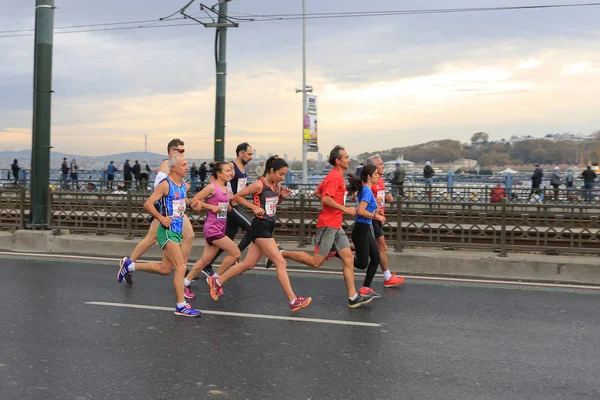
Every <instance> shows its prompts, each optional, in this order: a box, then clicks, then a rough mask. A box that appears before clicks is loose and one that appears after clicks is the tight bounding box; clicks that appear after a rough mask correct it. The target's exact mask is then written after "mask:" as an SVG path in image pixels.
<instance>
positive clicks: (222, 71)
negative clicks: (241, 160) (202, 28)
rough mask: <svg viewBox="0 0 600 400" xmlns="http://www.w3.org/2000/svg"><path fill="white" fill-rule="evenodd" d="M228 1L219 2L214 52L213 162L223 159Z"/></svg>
mask: <svg viewBox="0 0 600 400" xmlns="http://www.w3.org/2000/svg"><path fill="white" fill-rule="evenodd" d="M228 2H229V0H219V19H218V21H217V24H219V25H222V26H219V27H218V28H217V41H216V43H215V46H218V48H217V49H215V51H216V57H217V59H216V64H217V90H216V92H217V98H216V103H215V150H214V158H215V161H223V160H224V159H225V93H226V89H227V24H226V23H227V8H228V5H227V3H228Z"/></svg>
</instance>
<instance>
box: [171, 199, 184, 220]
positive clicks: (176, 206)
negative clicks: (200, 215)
mask: <svg viewBox="0 0 600 400" xmlns="http://www.w3.org/2000/svg"><path fill="white" fill-rule="evenodd" d="M171 211H172V213H171V215H172V216H173V217H175V218H183V215H184V214H185V199H180V200H173V209H172V210H171Z"/></svg>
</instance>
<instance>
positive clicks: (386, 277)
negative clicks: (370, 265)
mask: <svg viewBox="0 0 600 400" xmlns="http://www.w3.org/2000/svg"><path fill="white" fill-rule="evenodd" d="M391 277H392V273H391V272H390V270H389V269H388V270H387V271H383V279H385V280H386V281H387V280H389V279H390V278H391Z"/></svg>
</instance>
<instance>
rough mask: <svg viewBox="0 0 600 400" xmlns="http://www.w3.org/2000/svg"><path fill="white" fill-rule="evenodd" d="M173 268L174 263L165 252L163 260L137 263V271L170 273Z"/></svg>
mask: <svg viewBox="0 0 600 400" xmlns="http://www.w3.org/2000/svg"><path fill="white" fill-rule="evenodd" d="M172 269H173V263H172V262H171V261H170V260H169V258H168V257H167V255H166V253H164V252H163V257H162V261H161V262H156V261H153V262H148V263H135V271H142V272H148V273H151V274H160V275H169V274H170V273H171V270H172Z"/></svg>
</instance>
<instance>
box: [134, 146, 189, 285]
mask: <svg viewBox="0 0 600 400" xmlns="http://www.w3.org/2000/svg"><path fill="white" fill-rule="evenodd" d="M183 146H184V143H183V141H181V140H179V139H173V140H171V141H170V142H169V143H168V144H167V155H168V157H169V158H171V157H173V155H175V154H183V153H184V152H185V149H184V147H183ZM169 158H166V159H165V160H164V161H163V162H162V164H161V165H160V168H159V170H158V172H157V174H156V179H155V180H154V187H155V188H156V186H157V185H158V184H159V183H160V182H161V181H162V180H163V179H165V178H166V177H167V175H168V174H169V172H170V171H169V165H168V164H169ZM159 212H160V210H159ZM157 228H158V221H157V220H156V219H154V220H152V224H150V229H148V233H147V234H146V237H144V239H142V241H141V242H139V243H138V244H137V246H135V249H134V250H133V253H131V256H129V259H130V260H131V261H134V262H135V261H137V260H138V259H139V258H140V257H141V256H142V255H144V253H145V252H146V251H148V249H149V248H150V247H152V246H153V245H154V243H156V229H157ZM193 240H194V229H193V228H192V223H191V222H190V220H189V218H188V217H187V215H186V216H185V217H184V219H183V239H182V241H181V251H182V252H183V258H184V259H185V261H186V263H187V260H188V258H189V257H190V253H191V251H192V241H193ZM125 281H127V283H129V284H130V285H131V284H133V278H132V277H131V275H127V276H126V277H125Z"/></svg>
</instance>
